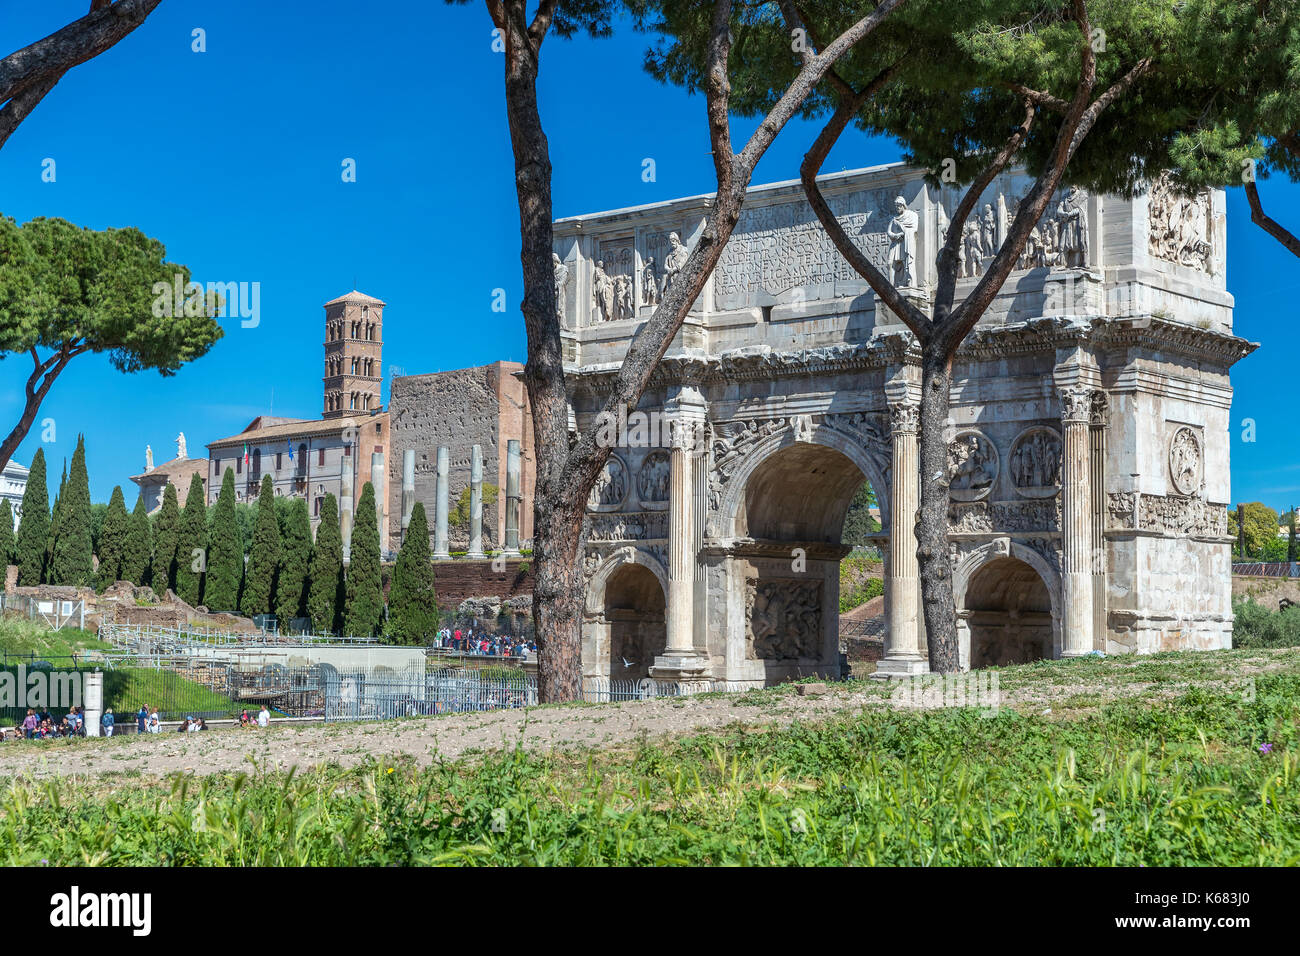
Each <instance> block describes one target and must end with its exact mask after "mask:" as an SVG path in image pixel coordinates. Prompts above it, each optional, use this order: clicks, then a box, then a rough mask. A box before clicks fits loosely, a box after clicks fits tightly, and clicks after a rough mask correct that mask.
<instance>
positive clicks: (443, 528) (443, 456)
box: [433, 445, 451, 559]
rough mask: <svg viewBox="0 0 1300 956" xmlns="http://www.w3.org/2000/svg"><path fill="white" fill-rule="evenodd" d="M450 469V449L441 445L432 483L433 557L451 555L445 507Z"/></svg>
mask: <svg viewBox="0 0 1300 956" xmlns="http://www.w3.org/2000/svg"><path fill="white" fill-rule="evenodd" d="M450 470H451V449H449V448H448V447H447V446H446V445H443V446H442V447H441V448H439V449H438V477H437V483H436V484H435V485H434V494H435V496H436V497H435V498H434V510H435V513H434V519H433V557H434V558H435V559H446V558H450V557H451V552H450V551H448V549H447V508H448V497H449V486H448V477H449V476H448V473H449V472H450Z"/></svg>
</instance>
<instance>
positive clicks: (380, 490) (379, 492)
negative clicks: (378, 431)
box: [370, 451, 388, 555]
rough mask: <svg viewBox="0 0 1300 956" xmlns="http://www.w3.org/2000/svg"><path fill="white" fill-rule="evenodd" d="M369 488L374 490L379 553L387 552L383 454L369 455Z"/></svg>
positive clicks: (374, 453)
mask: <svg viewBox="0 0 1300 956" xmlns="http://www.w3.org/2000/svg"><path fill="white" fill-rule="evenodd" d="M370 487H371V488H373V489H374V490H375V521H376V525H375V527H377V528H378V529H379V553H380V554H381V555H382V554H383V553H384V552H385V551H387V550H388V527H387V525H386V524H385V523H384V510H385V509H384V453H383V452H381V451H377V452H372V453H371V455H370Z"/></svg>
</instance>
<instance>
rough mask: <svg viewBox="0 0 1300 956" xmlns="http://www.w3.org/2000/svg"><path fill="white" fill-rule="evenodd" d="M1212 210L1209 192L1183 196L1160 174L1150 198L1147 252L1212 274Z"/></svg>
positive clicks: (1148, 197)
mask: <svg viewBox="0 0 1300 956" xmlns="http://www.w3.org/2000/svg"><path fill="white" fill-rule="evenodd" d="M1210 208H1211V206H1210V194H1209V192H1208V191H1206V190H1201V191H1200V192H1197V193H1195V194H1194V195H1191V196H1188V195H1184V194H1182V193H1179V192H1178V191H1177V190H1176V189H1175V188H1174V183H1173V180H1172V179H1171V178H1170V176H1169V174H1168V173H1167V172H1165V173H1161V174H1160V176H1159V177H1158V178H1157V179H1156V180H1155V181H1154V182H1152V183H1151V189H1150V192H1149V193H1148V195H1147V218H1148V221H1149V226H1148V232H1147V250H1148V251H1149V252H1150V253H1151V255H1153V256H1155V257H1156V258H1157V259H1164V260H1165V261H1166V262H1176V263H1178V264H1179V265H1183V266H1188V267H1189V268H1192V269H1199V270H1201V271H1202V272H1211V271H1212V267H1213V261H1214V260H1213V255H1212V252H1213V249H1212V248H1211V246H1210V234H1211V233H1210V214H1211V213H1210Z"/></svg>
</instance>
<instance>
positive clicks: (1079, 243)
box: [1056, 186, 1088, 269]
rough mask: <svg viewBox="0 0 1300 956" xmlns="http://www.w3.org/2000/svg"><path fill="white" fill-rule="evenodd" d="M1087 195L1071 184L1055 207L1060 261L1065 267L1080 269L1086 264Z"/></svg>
mask: <svg viewBox="0 0 1300 956" xmlns="http://www.w3.org/2000/svg"><path fill="white" fill-rule="evenodd" d="M1087 213H1088V210H1087V197H1086V196H1085V195H1084V194H1083V190H1081V189H1080V188H1079V187H1078V186H1071V187H1070V191H1069V192H1067V193H1066V194H1065V198H1064V199H1062V200H1061V202H1060V203H1059V204H1058V205H1057V207H1056V218H1057V221H1058V223H1059V224H1060V236H1061V241H1060V244H1059V245H1060V250H1061V261H1062V264H1063V265H1064V266H1066V268H1070V269H1082V268H1083V267H1084V266H1086V265H1087V264H1088V215H1087Z"/></svg>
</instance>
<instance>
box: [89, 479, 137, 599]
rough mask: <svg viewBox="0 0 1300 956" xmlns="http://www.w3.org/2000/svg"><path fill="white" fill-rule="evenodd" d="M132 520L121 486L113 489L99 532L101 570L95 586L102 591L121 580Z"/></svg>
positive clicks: (97, 573)
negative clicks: (127, 511)
mask: <svg viewBox="0 0 1300 956" xmlns="http://www.w3.org/2000/svg"><path fill="white" fill-rule="evenodd" d="M130 520H131V519H130V518H129V517H128V516H127V513H126V499H125V498H123V497H122V488H121V486H120V485H119V486H117V487H115V488H114V489H113V494H112V497H110V498H109V499H108V514H106V515H104V527H102V528H101V529H100V531H99V570H98V571H97V572H96V584H95V586H96V587H97V588H98V589H99V590H100V591H103V590H104V589H105V588H107V587H108V586H109V585H111V584H112V583H113V582H114V581H118V580H121V578H120V577H119V576H120V575H121V573H122V559H123V557H124V555H125V553H126V539H127V533H128V529H129V528H130Z"/></svg>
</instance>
